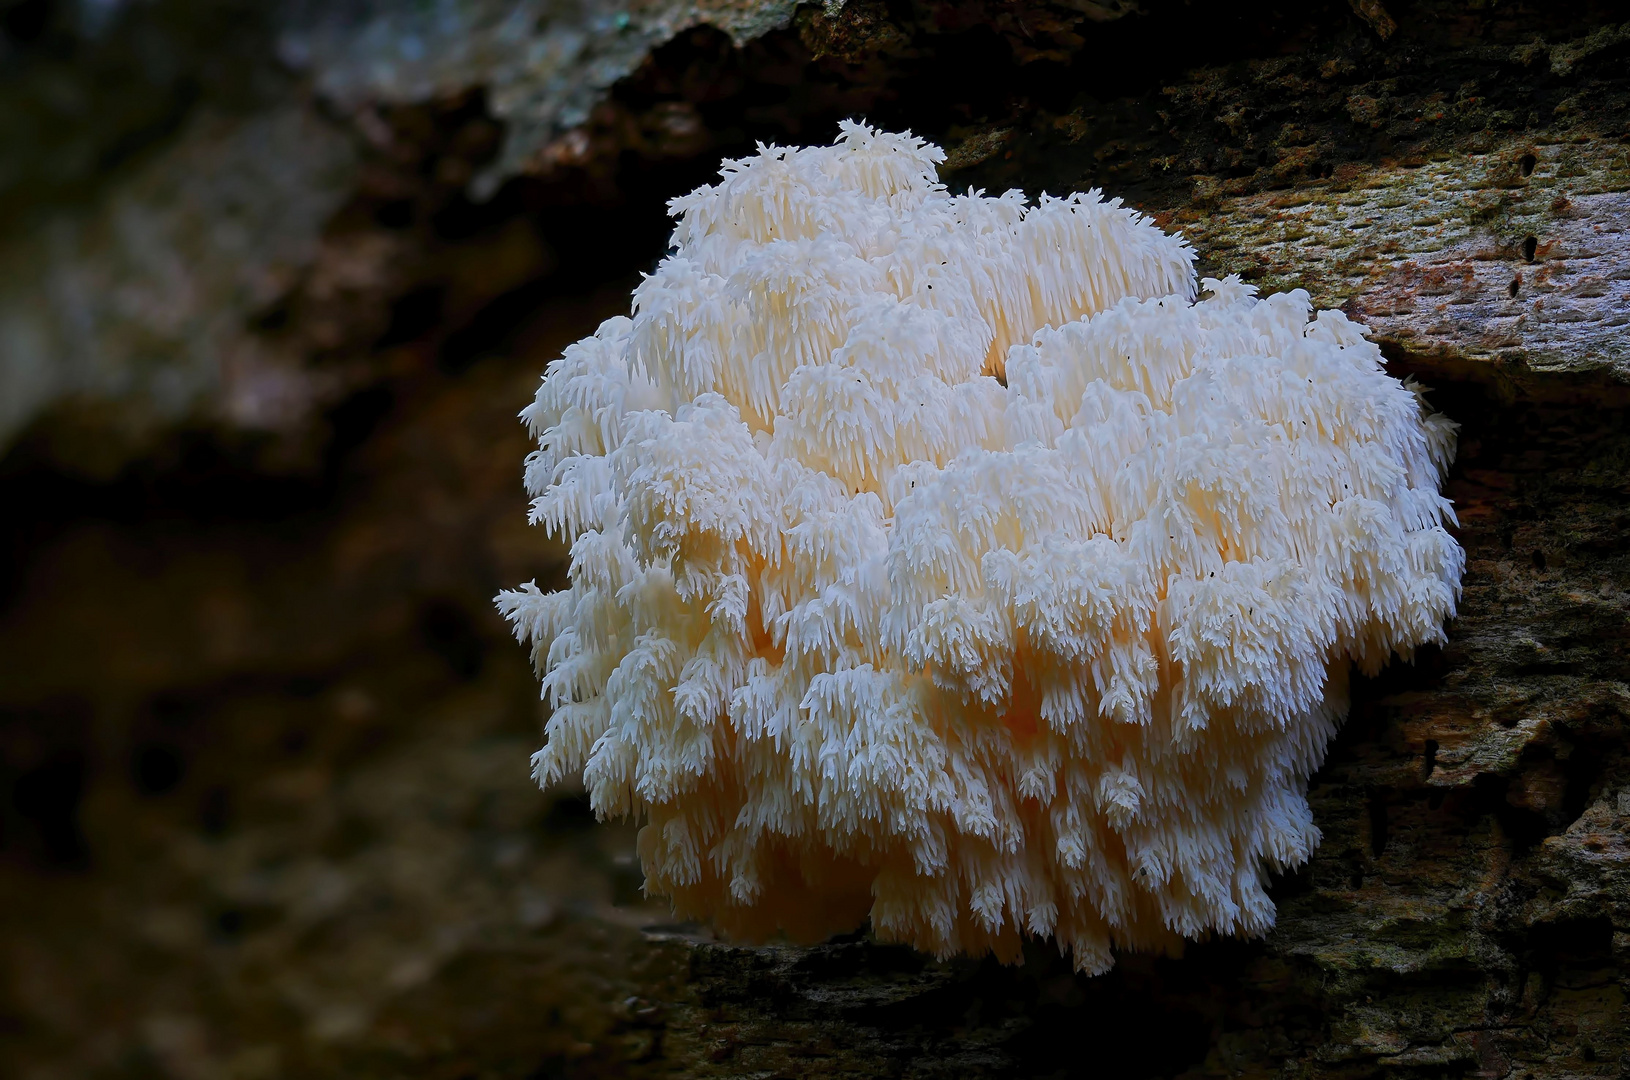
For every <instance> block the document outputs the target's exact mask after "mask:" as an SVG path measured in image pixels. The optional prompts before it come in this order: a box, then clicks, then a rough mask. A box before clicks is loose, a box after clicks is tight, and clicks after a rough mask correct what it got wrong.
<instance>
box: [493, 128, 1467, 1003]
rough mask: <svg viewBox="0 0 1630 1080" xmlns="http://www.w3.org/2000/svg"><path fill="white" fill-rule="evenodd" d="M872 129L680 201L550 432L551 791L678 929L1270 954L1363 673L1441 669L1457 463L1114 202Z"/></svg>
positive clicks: (1400, 401)
mask: <svg viewBox="0 0 1630 1080" xmlns="http://www.w3.org/2000/svg"><path fill="white" fill-rule="evenodd" d="M942 158H943V155H942V153H941V152H940V150H939V149H938V148H937V147H934V146H931V145H928V144H926V143H924V142H923V141H922V140H920V139H916V138H913V137H911V136H910V135H894V134H886V133H881V132H877V131H873V130H872V129H870V128H868V127H866V126H864V125H860V124H853V123H851V124H847V125H845V126H844V128H843V132H842V135H841V137H840V138H839V139H838V141H837V142H836V143H835V144H834V145H832V146H829V147H815V148H808V149H784V148H761V149H760V152H759V153H758V154H757V155H756V156H754V157H750V158H745V159H742V160H740V161H732V162H728V163H727V164H726V166H725V168H724V170H723V172H722V178H721V180H720V182H719V183H717V184H715V185H713V186H711V187H704V188H701V189H699V190H697V191H695V192H693V193H691V194H689V195H687V196H684V197H683V198H679V199H676V200H674V202H673V207H672V208H673V210H674V212H675V214H676V216H677V219H678V223H679V224H678V228H677V229H676V230H675V233H674V247H673V253H672V254H671V255H670V256H669V257H668V258H667V259H666V260H665V261H664V262H663V263H662V264H661V266H660V267H659V268H658V269H657V270H656V272H655V273H653V274H651V275H650V276H649V277H647V278H646V279H645V280H644V281H643V282H642V283H641V284H640V285H639V287H638V288H637V290H636V291H635V293H634V305H633V317H632V318H614V319H610V320H608V321H607V322H605V323H604V324H602V325H601V327H600V328H599V330H598V331H597V332H596V333H595V334H594V336H593V337H590V338H585V339H584V340H582V341H580V342H578V343H577V344H575V345H573V346H571V347H570V348H568V349H567V350H566V352H565V354H564V356H562V357H561V358H560V360H559V361H557V362H556V363H555V364H554V365H553V366H552V367H551V368H550V370H549V372H548V374H547V375H546V377H545V378H544V380H543V385H542V387H541V388H540V389H539V391H538V395H537V400H536V401H535V402H534V403H533V404H532V405H531V406H530V407H528V408H527V409H526V410H525V411H524V412H523V414H522V415H523V417H524V419H525V420H526V422H527V423H528V424H529V425H530V427H531V430H532V431H533V433H534V434H535V435H536V436H537V437H538V450H537V451H536V452H535V453H534V454H532V455H531V456H530V457H529V458H528V460H527V466H526V482H527V486H528V489H529V490H530V491H531V492H532V493H533V494H534V495H535V496H536V500H535V501H534V502H533V504H532V519H533V521H534V522H537V523H541V524H544V525H546V526H547V527H548V528H549V529H550V530H553V531H554V532H557V533H559V534H560V535H561V536H562V537H563V538H565V539H566V540H568V541H569V542H570V544H571V562H570V569H569V572H568V582H569V584H568V586H567V587H566V588H565V589H563V590H561V591H559V592H554V593H544V592H541V591H540V590H539V589H538V588H537V587H536V585H535V584H532V585H527V586H523V587H522V588H520V589H518V590H515V591H510V592H505V593H503V594H501V596H500V597H499V605H500V607H501V608H502V610H503V611H504V613H505V614H506V615H507V616H508V618H509V619H510V620H511V621H512V622H513V624H514V627H515V630H516V632H517V634H518V635H519V636H520V637H521V638H522V639H523V640H525V641H528V642H530V643H531V645H532V648H533V656H534V659H535V661H536V664H537V667H538V670H539V672H540V673H541V675H542V680H543V690H544V694H545V696H546V698H547V699H548V700H549V701H550V702H551V703H552V706H553V712H552V714H551V718H550V719H549V721H548V727H547V744H546V745H545V746H544V748H543V749H542V750H540V751H538V753H537V754H536V755H535V757H534V758H533V763H532V764H533V773H534V775H535V777H536V778H537V780H538V781H539V783H542V784H550V783H553V782H555V781H558V780H560V779H562V778H564V777H567V776H569V775H572V774H576V773H578V772H579V771H581V773H582V778H583V782H584V783H585V785H586V786H587V789H588V792H589V796H590V799H591V800H592V803H593V806H594V809H595V811H596V812H597V813H598V814H600V815H602V816H605V815H635V816H638V817H641V818H643V819H645V821H646V825H645V827H644V829H643V830H642V831H641V833H640V842H639V853H640V859H641V863H642V865H643V867H644V871H645V875H646V888H647V890H648V891H650V892H651V893H653V894H658V895H663V896H667V897H669V898H671V900H672V902H673V905H674V907H675V908H676V910H677V911H678V912H679V913H680V914H681V915H683V916H687V917H697V918H703V919H708V920H711V921H712V922H713V923H714V924H716V925H717V926H718V927H719V928H720V929H721V930H722V931H723V932H725V933H727V934H730V935H734V936H739V937H744V938H747V939H762V938H764V937H766V936H770V935H774V934H776V933H778V932H780V933H785V934H787V935H790V936H791V937H793V938H795V939H799V940H815V939H819V938H821V937H823V936H825V935H828V934H831V933H834V932H843V931H849V930H853V929H854V928H856V927H857V926H859V925H861V924H862V923H863V922H864V921H865V920H866V919H867V918H868V917H869V918H870V920H871V926H872V929H873V931H874V933H875V934H876V935H878V936H879V937H881V938H885V939H893V940H898V941H904V942H909V943H910V944H912V945H915V946H917V947H919V948H922V949H925V950H927V951H930V952H933V953H936V954H939V955H942V956H943V955H949V954H953V953H957V952H967V953H982V952H986V951H990V952H994V953H995V954H996V955H997V956H998V957H1001V958H1003V959H1008V960H1011V959H1014V958H1016V957H1017V956H1018V955H1019V950H1020V947H1021V944H1022V941H1023V939H1024V937H1025V936H1027V935H1035V936H1045V935H1052V936H1053V937H1054V938H1055V939H1056V941H1057V943H1058V945H1059V947H1060V948H1061V949H1067V950H1069V951H1070V952H1071V953H1072V954H1073V957H1074V961H1075V964H1076V965H1077V967H1079V968H1080V969H1082V970H1085V971H1094V972H1096V971H1102V970H1105V969H1107V968H1109V967H1110V966H1111V965H1112V963H1113V957H1112V952H1111V950H1112V949H1113V948H1120V949H1168V950H1171V949H1175V948H1178V947H1180V946H1181V944H1182V941H1183V939H1186V938H1196V937H1201V936H1205V935H1208V934H1241V935H1258V934H1261V933H1263V932H1265V931H1266V930H1267V929H1268V928H1269V927H1270V926H1271V925H1272V924H1273V918H1274V906H1273V903H1272V901H1271V900H1270V899H1269V898H1268V895H1267V893H1266V891H1265V881H1266V877H1267V875H1268V874H1269V873H1270V872H1272V871H1276V870H1281V869H1284V868H1286V867H1292V866H1296V865H1298V864H1300V863H1302V862H1305V861H1306V860H1307V858H1308V857H1309V854H1310V853H1311V852H1312V850H1313V848H1314V847H1315V846H1316V845H1317V843H1318V840H1319V832H1318V829H1317V828H1316V827H1315V826H1314V824H1313V819H1312V815H1311V813H1310V812H1309V809H1308V804H1307V799H1306V795H1305V790H1306V785H1307V780H1308V777H1309V775H1310V774H1311V773H1312V772H1313V770H1314V769H1315V768H1317V767H1318V765H1319V762H1320V760H1321V759H1322V757H1323V755H1324V751H1325V747H1326V746H1327V744H1328V743H1329V741H1330V738H1331V736H1332V734H1333V733H1334V732H1335V730H1336V728H1337V725H1338V724H1339V723H1340V721H1341V719H1342V718H1343V715H1344V713H1345V711H1346V708H1347V699H1346V690H1347V681H1348V672H1349V669H1350V667H1352V666H1354V665H1356V666H1357V667H1358V669H1359V670H1361V671H1363V672H1374V671H1375V670H1377V669H1378V668H1379V667H1380V666H1381V665H1382V664H1383V663H1385V662H1386V661H1387V659H1388V658H1389V656H1391V655H1393V654H1398V655H1401V656H1405V657H1407V656H1409V655H1410V653H1411V651H1412V649H1413V648H1414V647H1415V646H1417V645H1420V644H1423V643H1427V642H1439V641H1442V640H1443V629H1442V626H1443V621H1444V619H1445V618H1446V617H1447V616H1449V615H1451V614H1453V611H1454V605H1455V601H1456V598H1457V595H1458V591H1459V581H1460V573H1461V569H1462V566H1463V563H1464V556H1463V554H1462V552H1461V550H1460V548H1459V546H1458V545H1457V544H1456V543H1455V541H1454V540H1453V539H1452V538H1451V537H1450V535H1449V534H1448V533H1447V532H1446V531H1445V530H1444V527H1443V526H1444V522H1445V521H1447V520H1451V519H1452V516H1453V512H1452V510H1451V507H1450V504H1449V503H1448V501H1447V500H1445V499H1444V498H1443V497H1442V496H1441V495H1440V494H1439V485H1440V482H1441V478H1442V473H1443V471H1444V469H1445V468H1446V466H1447V463H1448V461H1449V459H1450V456H1451V454H1452V452H1453V445H1454V427H1453V425H1452V424H1451V423H1449V422H1448V421H1446V420H1445V419H1443V418H1442V417H1440V416H1436V415H1433V414H1431V413H1430V412H1429V411H1428V410H1427V409H1426V408H1425V407H1424V405H1423V404H1422V402H1421V400H1420V398H1419V394H1418V392H1417V388H1414V387H1409V386H1405V385H1402V384H1400V383H1399V382H1398V381H1397V380H1395V379H1393V378H1391V377H1390V376H1388V375H1387V374H1386V373H1385V372H1384V371H1383V369H1382V364H1381V356H1380V353H1379V351H1378V350H1377V349H1376V347H1375V346H1374V345H1373V344H1371V343H1370V342H1369V341H1367V340H1366V339H1365V338H1364V336H1363V329H1362V328H1361V327H1358V326H1356V325H1354V324H1353V323H1350V322H1348V321H1347V319H1346V318H1344V317H1343V316H1342V315H1341V314H1340V313H1338V312H1334V311H1320V312H1317V313H1315V312H1313V310H1312V307H1311V304H1310V302H1309V299H1308V296H1307V294H1306V293H1305V292H1302V291H1301V290H1297V291H1294V292H1289V293H1281V294H1278V295H1274V296H1270V297H1268V298H1266V299H1263V300H1259V299H1257V298H1256V297H1255V295H1254V293H1255V290H1254V289H1253V288H1251V287H1249V286H1246V285H1242V284H1241V283H1239V282H1238V281H1237V280H1236V279H1232V278H1231V279H1229V280H1227V281H1215V280H1210V279H1208V280H1207V281H1205V282H1204V288H1205V290H1206V291H1207V292H1208V293H1209V295H1208V297H1207V298H1206V299H1203V300H1201V301H1199V302H1198V303H1196V302H1195V296H1196V283H1195V280H1194V273H1193V269H1192V264H1193V254H1192V252H1191V251H1190V249H1189V247H1188V246H1187V244H1186V243H1185V242H1184V241H1182V240H1181V239H1179V238H1177V237H1173V236H1168V235H1166V234H1164V233H1163V232H1161V231H1160V230H1159V229H1157V228H1156V227H1155V226H1154V225H1153V224H1151V223H1149V222H1148V221H1147V220H1145V219H1144V218H1143V217H1141V216H1140V215H1139V214H1137V213H1135V212H1133V211H1132V210H1129V209H1126V208H1124V207H1122V206H1121V205H1120V203H1119V202H1118V201H1115V200H1111V201H1105V200H1104V199H1102V198H1101V197H1100V196H1099V195H1098V194H1097V193H1096V192H1093V193H1089V194H1086V195H1072V196H1071V197H1069V198H1067V199H1052V198H1047V197H1045V196H1044V197H1043V198H1042V199H1041V201H1040V203H1039V204H1038V205H1029V204H1027V202H1026V201H1025V199H1024V198H1023V196H1022V195H1021V194H1020V193H1018V192H1009V193H1008V194H1006V195H1003V196H1002V197H1000V198H987V197H984V196H982V195H980V194H979V193H977V192H975V193H970V194H967V195H961V196H953V195H951V194H949V193H948V192H947V191H946V190H945V188H944V187H943V186H941V185H940V184H939V183H938V182H937V181H936V179H935V169H934V166H935V164H936V163H937V162H939V161H940V160H942Z"/></svg>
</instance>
